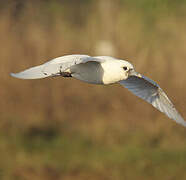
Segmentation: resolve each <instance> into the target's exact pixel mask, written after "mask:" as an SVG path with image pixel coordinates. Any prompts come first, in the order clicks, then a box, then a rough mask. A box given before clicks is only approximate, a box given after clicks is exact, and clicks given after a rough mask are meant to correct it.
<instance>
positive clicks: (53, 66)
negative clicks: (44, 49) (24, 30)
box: [11, 55, 186, 126]
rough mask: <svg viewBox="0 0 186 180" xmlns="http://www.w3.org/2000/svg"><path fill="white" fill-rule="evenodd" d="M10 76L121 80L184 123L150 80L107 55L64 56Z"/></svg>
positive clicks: (130, 88) (93, 82)
mask: <svg viewBox="0 0 186 180" xmlns="http://www.w3.org/2000/svg"><path fill="white" fill-rule="evenodd" d="M11 76H13V77H16V78H20V79H40V78H46V77H55V76H62V77H74V78H76V79H79V80H81V81H84V82H86V83H91V84H104V85H107V84H113V83H120V84H121V85H122V86H124V87H126V88H128V90H129V91H131V92H132V93H133V94H135V95H136V96H138V97H140V98H142V99H144V100H145V101H147V102H148V103H150V104H152V106H154V107H155V108H157V109H158V110H159V111H161V112H163V113H165V114H166V115H167V116H168V117H169V118H170V119H173V120H175V121H176V122H177V123H179V124H182V125H183V126H186V121H184V119H183V118H182V116H181V115H180V114H179V113H178V111H177V110H176V108H175V107H174V105H173V104H172V102H171V101H170V100H169V98H168V97H167V95H166V94H165V93H164V91H163V90H162V89H161V88H160V87H159V85H158V84H157V83H156V82H154V81H153V80H151V79H149V78H147V77H145V76H143V75H141V74H140V73H137V72H136V71H135V70H134V67H133V65H132V64H131V63H129V62H128V61H125V60H121V59H116V58H113V57H110V56H95V57H91V56H88V55H66V56H61V57H58V58H55V59H53V60H51V61H48V62H46V63H44V64H42V65H39V66H35V67H31V68H29V69H26V70H24V71H22V72H19V73H11Z"/></svg>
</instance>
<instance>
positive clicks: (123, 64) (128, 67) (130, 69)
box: [120, 60, 139, 79]
mask: <svg viewBox="0 0 186 180" xmlns="http://www.w3.org/2000/svg"><path fill="white" fill-rule="evenodd" d="M120 68H122V71H123V75H124V79H127V78H128V77H129V76H138V75H139V73H137V72H136V71H135V70H134V66H133V65H132V64H131V63H129V62H128V61H124V60H121V61H120Z"/></svg>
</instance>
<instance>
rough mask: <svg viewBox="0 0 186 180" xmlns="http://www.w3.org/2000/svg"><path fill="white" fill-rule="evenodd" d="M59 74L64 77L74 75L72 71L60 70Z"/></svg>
mask: <svg viewBox="0 0 186 180" xmlns="http://www.w3.org/2000/svg"><path fill="white" fill-rule="evenodd" d="M59 74H60V75H61V76H63V77H72V75H71V73H69V72H60V73H59Z"/></svg>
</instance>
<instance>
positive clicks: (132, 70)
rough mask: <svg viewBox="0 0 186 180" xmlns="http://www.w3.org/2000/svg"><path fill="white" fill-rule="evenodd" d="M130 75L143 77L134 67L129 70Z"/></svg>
mask: <svg viewBox="0 0 186 180" xmlns="http://www.w3.org/2000/svg"><path fill="white" fill-rule="evenodd" d="M129 76H137V77H140V78H141V77H142V76H141V74H140V73H138V72H136V71H135V70H134V69H130V70H129Z"/></svg>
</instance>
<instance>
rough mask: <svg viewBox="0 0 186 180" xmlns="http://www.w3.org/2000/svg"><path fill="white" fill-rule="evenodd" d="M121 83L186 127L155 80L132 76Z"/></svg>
mask: <svg viewBox="0 0 186 180" xmlns="http://www.w3.org/2000/svg"><path fill="white" fill-rule="evenodd" d="M119 83H120V84H121V85H123V86H124V87H126V88H128V90H129V91H131V92H132V93H133V94H135V95H136V96H138V97H140V98H142V99H144V100H145V101H147V102H148V103H150V104H152V105H153V106H154V107H155V108H157V109H158V110H159V111H161V112H163V113H165V114H166V115H167V116H168V117H169V118H171V119H173V120H175V121H176V122H177V123H179V124H182V125H183V126H186V121H184V119H183V118H182V117H181V115H180V114H179V113H178V111H177V110H176V108H175V107H174V105H173V104H172V102H171V101H170V99H169V98H168V97H167V95H166V94H165V92H164V91H163V90H162V89H161V88H160V87H159V85H158V84H157V83H156V82H154V81H153V80H151V79H149V78H147V77H145V76H143V75H139V76H130V77H129V78H128V79H127V80H122V81H120V82H119Z"/></svg>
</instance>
